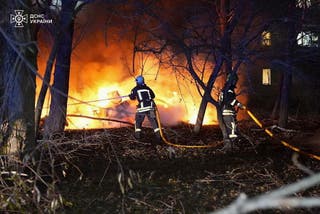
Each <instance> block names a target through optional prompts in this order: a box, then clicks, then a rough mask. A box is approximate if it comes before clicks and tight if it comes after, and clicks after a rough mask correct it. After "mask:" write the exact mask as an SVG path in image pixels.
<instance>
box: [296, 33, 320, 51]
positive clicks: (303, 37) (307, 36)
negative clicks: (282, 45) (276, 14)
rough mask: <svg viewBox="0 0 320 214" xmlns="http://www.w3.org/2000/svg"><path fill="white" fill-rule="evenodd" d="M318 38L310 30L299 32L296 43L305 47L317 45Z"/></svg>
mask: <svg viewBox="0 0 320 214" xmlns="http://www.w3.org/2000/svg"><path fill="white" fill-rule="evenodd" d="M318 39H319V37H318V36H317V35H315V34H314V33H312V32H310V31H308V32H300V33H298V36H297V44H298V45H300V46H305V47H318V46H319V43H318Z"/></svg>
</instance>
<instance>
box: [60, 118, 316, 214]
mask: <svg viewBox="0 0 320 214" xmlns="http://www.w3.org/2000/svg"><path fill="white" fill-rule="evenodd" d="M264 123H265V124H267V125H268V124H269V125H270V124H271V121H264ZM319 127H320V122H318V120H314V121H311V120H308V121H302V120H299V121H298V120H292V121H290V123H289V127H288V129H287V130H286V131H284V130H277V129H276V128H275V129H273V131H274V132H275V133H276V135H277V137H279V138H281V139H283V140H286V141H287V142H290V143H292V144H294V145H296V146H299V147H300V148H303V149H304V151H308V152H313V153H316V154H319V149H318V147H317V145H316V146H315V145H314V144H312V145H311V144H308V142H307V140H306V139H309V138H310V137H311V136H312V135H314V133H315V132H316V130H317V129H319ZM239 128H240V130H241V131H242V133H243V134H244V136H245V137H243V138H241V140H240V141H239V142H237V144H236V148H234V149H233V150H232V151H230V152H227V153H225V152H222V151H220V149H221V147H222V144H221V140H222V135H221V132H220V129H219V128H218V127H217V126H205V127H203V129H202V130H201V134H200V135H194V134H192V126H190V125H186V124H181V125H179V126H175V127H169V128H168V127H165V129H164V132H165V135H166V137H167V139H168V140H170V142H172V143H177V144H188V145H207V144H210V145H217V146H216V147H213V148H207V149H184V148H174V147H170V146H168V145H165V144H157V141H156V140H155V139H154V137H153V133H152V130H151V129H149V128H145V129H144V130H143V131H144V133H145V135H144V136H143V139H142V140H141V141H137V140H135V139H134V138H133V136H132V133H133V128H132V127H122V128H116V129H105V130H90V131H83V130H82V131H69V132H67V133H66V137H67V138H70V139H80V140H81V141H83V142H82V143H86V144H92V146H90V147H89V146H88V147H85V148H83V149H81V150H79V151H77V156H76V158H74V159H73V160H72V163H73V164H74V166H76V167H72V166H69V167H66V169H65V172H66V176H65V178H62V180H61V183H60V185H59V188H60V191H61V192H62V195H63V197H64V198H65V201H66V202H65V205H66V210H65V212H66V213H122V212H123V213H207V212H211V211H214V210H217V209H219V208H222V207H225V206H227V205H228V204H230V203H231V202H233V201H234V200H236V199H237V197H238V196H239V194H240V193H245V194H247V195H248V197H254V196H257V195H259V194H262V193H265V192H267V191H270V190H274V189H277V188H279V187H281V186H283V185H285V184H290V183H293V182H295V181H297V180H299V179H301V178H304V177H307V176H308V175H307V174H306V173H305V172H303V171H302V170H300V169H299V168H298V166H297V165H296V164H295V163H294V162H293V161H292V154H293V151H292V150H290V149H288V148H286V147H284V146H282V145H281V144H280V143H279V142H278V141H277V140H275V139H271V138H270V137H268V136H267V135H266V134H265V133H264V132H263V130H261V129H259V128H258V127H257V126H255V125H254V124H253V122H251V121H242V122H240V124H239ZM298 160H299V162H300V163H301V164H303V165H304V166H306V167H308V168H309V169H310V170H312V171H314V172H318V171H320V162H319V161H318V160H315V159H312V158H309V157H308V156H305V155H300V156H299V158H298ZM319 195H320V189H319V188H316V187H314V188H311V189H308V190H305V191H302V192H299V193H297V194H296V195H295V196H319ZM256 213H320V209H315V208H314V209H295V210H286V211H280V210H268V211H256Z"/></svg>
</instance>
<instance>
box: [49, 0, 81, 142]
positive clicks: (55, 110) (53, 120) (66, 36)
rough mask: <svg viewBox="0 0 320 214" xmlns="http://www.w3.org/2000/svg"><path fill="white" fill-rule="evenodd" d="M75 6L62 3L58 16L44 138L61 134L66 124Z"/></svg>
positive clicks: (73, 2)
mask: <svg viewBox="0 0 320 214" xmlns="http://www.w3.org/2000/svg"><path fill="white" fill-rule="evenodd" d="M75 5H76V1H71V0H65V1H62V9H61V16H60V26H61V29H62V32H61V37H60V38H61V39H60V41H59V43H58V47H57V57H56V64H55V73H54V82H53V88H54V90H51V104H50V112H49V116H48V119H47V120H46V123H45V130H44V135H45V137H50V136H51V135H52V134H55V133H60V132H63V130H64V127H65V124H66V114H67V101H68V97H67V95H68V91H69V76H70V61H71V52H72V37H73V30H74V21H73V18H74V8H75Z"/></svg>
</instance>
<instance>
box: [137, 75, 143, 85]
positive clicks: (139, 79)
mask: <svg viewBox="0 0 320 214" xmlns="http://www.w3.org/2000/svg"><path fill="white" fill-rule="evenodd" d="M136 82H137V84H138V85H143V84H144V78H143V76H141V75H140V76H137V77H136Z"/></svg>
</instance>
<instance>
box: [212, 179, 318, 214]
mask: <svg viewBox="0 0 320 214" xmlns="http://www.w3.org/2000/svg"><path fill="white" fill-rule="evenodd" d="M318 184H320V173H318V174H315V175H313V176H310V177H307V178H305V179H303V180H301V181H298V182H295V183H293V184H289V185H286V186H284V187H282V188H280V189H276V190H274V191H271V192H269V193H266V194H263V195H260V196H257V197H254V198H252V199H249V198H247V195H246V194H244V193H241V194H240V195H239V197H238V198H237V200H236V201H235V202H233V203H232V204H230V205H229V206H227V207H226V208H223V209H220V210H218V211H215V212H211V214H242V213H249V212H252V211H255V210H262V209H292V208H298V207H299V208H311V207H320V197H309V198H306V197H300V198H298V197H286V196H288V195H292V194H294V193H297V192H299V191H302V190H305V189H307V188H310V187H313V186H316V185H318Z"/></svg>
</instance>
